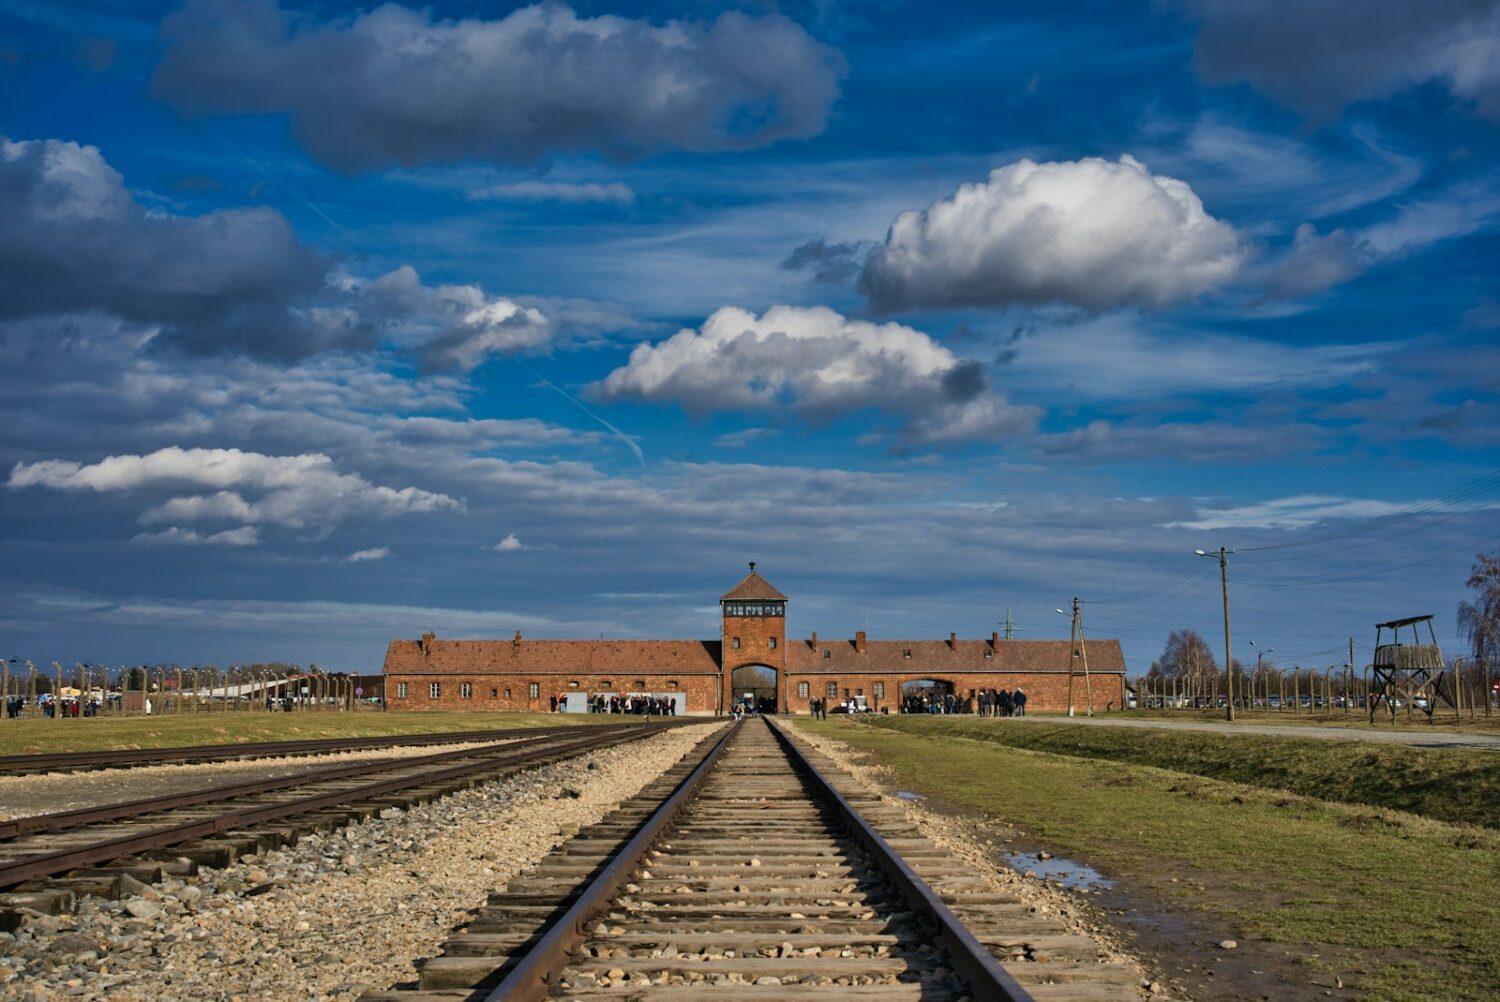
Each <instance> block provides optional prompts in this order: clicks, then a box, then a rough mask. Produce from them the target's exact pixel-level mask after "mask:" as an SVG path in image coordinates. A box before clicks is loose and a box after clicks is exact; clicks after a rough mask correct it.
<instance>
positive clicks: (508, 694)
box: [505, 689, 510, 699]
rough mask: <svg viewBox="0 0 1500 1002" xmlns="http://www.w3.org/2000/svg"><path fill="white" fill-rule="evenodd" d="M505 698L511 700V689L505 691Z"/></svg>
mask: <svg viewBox="0 0 1500 1002" xmlns="http://www.w3.org/2000/svg"><path fill="white" fill-rule="evenodd" d="M505 698H506V699H509V698H510V690H509V689H506V690H505Z"/></svg>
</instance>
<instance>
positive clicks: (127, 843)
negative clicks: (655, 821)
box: [0, 719, 699, 887]
mask: <svg viewBox="0 0 1500 1002" xmlns="http://www.w3.org/2000/svg"><path fill="white" fill-rule="evenodd" d="M697 722H699V721H693V720H690V719H687V720H683V721H682V724H686V723H697ZM682 724H671V725H667V726H682ZM589 731H594V733H593V734H592V735H590V736H586V737H583V738H581V739H579V740H576V741H571V742H564V743H563V744H560V745H553V746H550V747H546V748H540V749H529V750H522V751H519V752H510V753H509V754H507V753H505V751H504V750H497V754H494V755H491V756H487V757H484V758H482V759H481V760H480V761H478V762H474V763H470V764H468V765H462V766H454V767H451V768H447V769H439V770H435V771H430V772H418V773H416V774H414V775H410V776H402V777H399V778H396V779H388V780H383V781H381V782H378V783H367V784H362V785H360V786H356V787H350V788H346V789H342V790H334V791H331V792H327V793H321V794H315V795H313V796H310V797H301V798H298V799H296V800H290V801H284V802H282V803H277V804H267V805H263V806H260V807H252V808H246V809H243V810H238V811H226V812H224V813H223V814H219V815H216V816H214V817H211V818H205V819H200V820H196V821H188V822H184V823H181V824H176V825H168V826H166V827H163V828H155V829H152V830H150V831H145V832H141V833H138V834H132V835H124V836H121V837H118V838H113V839H106V840H101V841H99V842H94V843H90V844H88V845H84V846H78V847H75V848H70V849H63V850H59V851H57V852H51V853H38V854H34V855H30V856H24V857H22V858H20V859H15V860H10V861H7V862H0V887H10V886H14V885H15V884H19V883H22V882H24V881H27V880H32V879H36V878H39V877H50V876H56V875H58V874H60V873H66V872H68V871H69V870H74V869H77V868H79V867H84V866H90V865H93V864H98V863H104V862H108V861H110V860H115V859H119V858H121V857H124V856H132V855H137V854H139V853H143V852H152V851H155V850H159V849H166V848H169V847H171V846H174V845H179V844H181V843H183V842H187V841H189V840H192V839H195V838H201V837H203V836H207V835H217V834H220V833H222V832H227V831H234V830H236V829H239V828H244V827H246V826H250V825H256V824H264V823H265V822H268V821H277V820H280V819H282V818H287V817H292V816H295V815H298V814H306V813H308V812H310V811H317V810H321V809H323V808H326V807H334V806H337V805H339V804H347V803H358V802H360V801H364V800H371V799H374V798H377V797H382V796H385V795H387V794H391V793H397V792H400V791H401V790H404V789H408V788H411V787H415V786H424V785H427V784H429V783H443V782H448V781H451V780H458V779H464V778H467V777H469V776H474V775H479V774H482V773H485V772H493V771H495V770H497V769H506V768H512V767H525V766H528V765H535V764H539V763H542V762H546V761H552V760H555V759H558V758H565V757H567V756H569V755H572V754H575V753H581V752H585V751H589V750H591V749H593V748H597V747H603V746H608V745H614V744H623V743H625V742H627V741H635V740H639V739H641V738H646V737H650V736H651V735H653V734H659V733H661V732H660V730H658V729H657V728H655V727H639V728H636V727H631V728H625V729H620V730H617V729H615V728H610V729H609V731H608V732H606V733H603V734H600V733H598V732H597V731H595V729H594V728H589ZM402 765H403V763H401V762H397V763H387V767H388V768H391V769H396V768H400V767H401V766H402Z"/></svg>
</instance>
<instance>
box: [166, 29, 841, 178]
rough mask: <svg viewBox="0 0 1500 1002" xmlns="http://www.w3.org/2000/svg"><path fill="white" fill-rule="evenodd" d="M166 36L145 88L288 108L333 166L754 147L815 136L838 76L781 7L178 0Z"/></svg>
mask: <svg viewBox="0 0 1500 1002" xmlns="http://www.w3.org/2000/svg"><path fill="white" fill-rule="evenodd" d="M162 35H163V37H164V39H165V40H166V51H165V53H164V54H163V57H162V59H161V61H160V63H159V64H158V65H157V69H156V73H155V75H154V77H153V78H152V81H151V91H152V94H153V95H154V96H156V97H158V98H160V99H163V100H166V101H168V102H169V103H171V104H172V105H174V106H175V107H176V108H178V110H180V111H184V112H189V113H200V114H212V113H227V114H285V115H286V116H287V117H288V119H289V121H290V126H291V131H292V135H293V136H294V137H295V138H296V139H297V140H298V141H299V142H300V143H302V145H303V146H304V147H305V148H306V149H307V150H308V152H309V153H310V154H311V155H312V156H313V157H315V158H316V159H318V160H321V161H322V162H323V163H325V164H329V165H331V166H333V167H334V168H335V169H338V170H341V171H360V170H370V169H379V168H382V167H388V166H391V165H394V164H402V165H405V166H412V165H415V164H422V163H436V162H441V161H460V160H491V161H500V162H518V161H534V160H538V159H541V158H543V157H546V156H548V155H550V154H555V153H559V152H564V151H581V152H590V151H592V152H602V153H604V154H606V155H608V156H611V157H631V156H639V155H641V154H644V153H650V152H654V151H657V150H666V149H687V150H698V151H714V150H741V149H750V148H753V147H758V146H763V145H766V144H767V143H771V142H774V141H776V140H778V139H784V138H801V137H807V136H813V135H816V134H817V133H819V132H821V131H822V130H823V127H824V124H825V122H826V121H827V117H828V112H829V109H830V108H831V106H832V105H833V102H834V101H835V100H836V99H837V97H838V94H839V77H840V75H841V74H842V72H843V59H842V58H841V57H840V55H839V54H838V53H837V52H836V51H835V50H833V49H830V48H828V47H827V46H825V45H823V44H821V43H820V42H818V41H817V40H816V39H814V38H813V37H812V36H811V35H809V34H808V33H807V31H806V30H804V29H803V28H802V27H801V26H799V25H798V24H796V23H795V22H793V21H792V20H790V19H788V18H785V17H782V16H780V15H776V14H772V15H767V16H761V17H752V16H749V15H746V14H743V13H740V12H738V11H727V12H725V13H723V14H721V15H719V17H718V18H716V19H715V20H714V21H713V22H712V23H704V22H701V21H687V20H681V21H669V22H667V23H666V24H663V25H661V26H657V25H654V24H652V23H650V22H649V21H647V20H644V19H631V18H624V17H615V16H601V17H580V16H578V15H577V14H576V13H574V12H573V10H571V9H570V8H569V7H568V6H567V5H566V4H563V3H559V2H552V3H543V4H537V5H535V6H530V7H523V8H521V9H519V10H515V11H512V12H510V13H509V14H507V15H506V16H504V17H501V18H498V19H493V20H487V19H481V18H467V19H464V20H433V19H432V16H431V15H430V14H429V13H428V12H426V11H419V10H412V9H411V8H408V7H404V6H401V5H400V4H398V3H385V4H381V5H380V6H378V7H375V8H374V9H373V10H369V11H367V12H362V13H358V14H356V15H354V16H352V17H339V18H338V19H336V20H329V21H319V20H318V19H316V18H315V17H314V16H313V15H310V14H299V13H294V12H291V11H286V10H283V9H281V8H280V7H279V6H278V5H277V4H276V3H275V2H273V0H189V2H188V3H187V4H186V5H185V6H184V7H183V8H182V9H181V10H179V11H177V12H176V13H174V14H172V15H170V16H168V17H167V19H166V20H165V21H164V22H163V24H162Z"/></svg>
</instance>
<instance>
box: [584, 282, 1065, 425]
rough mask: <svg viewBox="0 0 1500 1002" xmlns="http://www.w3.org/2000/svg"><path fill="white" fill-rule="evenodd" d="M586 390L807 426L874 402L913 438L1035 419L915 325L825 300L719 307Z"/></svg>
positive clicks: (646, 347) (974, 367)
mask: <svg viewBox="0 0 1500 1002" xmlns="http://www.w3.org/2000/svg"><path fill="white" fill-rule="evenodd" d="M590 389H591V391H592V392H593V393H594V395H595V396H597V397H598V398H600V399H603V400H646V401H653V402H658V403H662V402H672V403H677V404H680V405H681V406H682V407H683V408H684V409H686V410H688V411H689V412H691V413H695V414H708V413H713V412H718V411H726V410H746V411H755V410H762V409H764V408H768V407H769V408H786V409H788V410H791V411H794V412H796V413H799V414H801V415H803V416H804V417H806V418H809V419H811V420H815V421H817V420H829V419H832V418H834V417H837V416H839V415H842V414H847V413H850V412H854V411H860V410H865V409H874V410H879V411H883V412H885V413H888V414H892V415H896V416H899V417H901V418H903V419H905V420H906V421H907V425H906V428H905V429H904V432H903V436H902V437H903V438H904V439H906V440H907V441H909V442H913V443H918V444H924V443H925V444H935V443H939V442H948V441H952V442H956V441H959V440H961V439H973V438H998V437H1003V436H1005V435H1008V434H1012V433H1014V432H1016V431H1020V430H1024V429H1026V428H1028V427H1029V426H1030V425H1031V424H1032V422H1033V421H1034V420H1035V415H1034V413H1033V412H1032V411H1031V410H1030V409H1027V408H1022V407H1016V406H1012V405H1011V404H1008V403H1006V402H1005V401H1004V400H1003V399H1001V398H1000V397H999V396H997V395H995V394H994V393H993V392H992V391H991V390H990V389H989V388H988V387H987V385H986V381H985V377H984V373H983V370H982V369H980V367H979V366H978V365H977V364H976V363H974V362H971V361H964V360H962V359H959V358H958V357H957V356H955V355H954V354H953V353H952V352H951V351H949V350H948V349H947V348H945V347H943V346H942V345H941V344H938V343H937V342H936V341H934V340H933V339H932V338H931V337H929V336H928V335H926V334H924V333H922V332H921V331H918V330H915V329H914V328H911V327H907V326H904V325H902V324H895V323H886V324H874V323H870V322H868V321H863V320H852V319H850V318H848V317H844V316H842V315H840V314H838V313H836V312H834V311H833V310H830V309H827V308H826V307H797V306H776V307H773V308H771V309H769V310H767V311H766V312H765V313H764V314H762V315H761V316H756V315H755V314H753V313H751V312H749V311H748V310H743V309H739V308H737V307H729V306H726V307H724V308H723V309H720V310H718V311H716V312H715V313H714V314H713V315H712V316H710V317H709V318H708V319H707V320H706V321H704V323H703V326H702V327H701V328H698V329H692V328H687V329H684V330H681V331H679V332H678V333H676V334H674V335H673V336H672V337H670V338H668V339H667V340H665V341H661V342H659V343H657V344H641V345H639V346H637V347H636V348H635V350H634V351H632V352H631V353H630V360H629V361H628V362H627V363H626V365H624V366H623V367H621V368H619V369H616V370H615V371H614V372H611V373H610V374H609V375H608V376H607V377H605V378H604V380H602V381H601V382H598V383H595V384H593V386H592V387H591V388H590Z"/></svg>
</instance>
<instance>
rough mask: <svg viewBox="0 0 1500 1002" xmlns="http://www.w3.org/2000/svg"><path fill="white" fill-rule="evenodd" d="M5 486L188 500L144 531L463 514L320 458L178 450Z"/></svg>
mask: <svg viewBox="0 0 1500 1002" xmlns="http://www.w3.org/2000/svg"><path fill="white" fill-rule="evenodd" d="M8 485H9V486H10V487H11V488H13V489H18V488H25V487H50V488H52V489H54V490H61V491H94V492H106V491H132V490H144V491H161V492H169V493H170V492H177V491H187V492H188V493H181V494H177V496H174V497H171V498H169V499H168V500H166V501H164V502H162V503H161V504H158V505H156V506H155V507H153V508H150V509H148V510H146V511H145V512H144V513H142V515H141V516H140V520H141V521H142V522H143V523H145V524H147V525H151V524H161V523H172V524H181V523H184V522H215V521H217V522H239V523H242V524H244V525H247V526H248V525H254V524H261V523H266V524H274V525H283V526H289V527H293V528H301V527H303V526H308V525H325V526H326V525H332V524H335V523H337V522H340V521H343V520H345V519H349V518H354V517H364V518H382V517H391V516H395V515H403V514H408V513H423V512H435V511H445V510H454V509H457V508H460V507H461V506H462V505H461V503H460V502H459V501H457V500H455V499H454V498H451V497H449V496H448V495H446V494H439V493H434V492H431V491H425V490H422V489H420V488H417V487H403V488H400V489H396V488H391V487H384V486H380V485H376V484H372V483H370V482H369V481H367V480H365V479H364V478H363V477H361V476H359V475H358V474H353V473H340V472H338V470H337V469H335V467H334V464H333V460H332V459H330V458H329V457H328V456H325V455H322V454H321V453H308V454H305V455H300V456H271V455H265V454H263V453H256V452H242V451H240V450H239V449H183V448H179V447H177V446H171V447H169V448H165V449H158V450H157V451H156V452H153V453H150V454H147V455H121V456H109V457H107V458H105V459H102V460H100V461H99V462H97V463H91V464H87V465H85V464H83V463H76V462H72V461H70V460H62V459H49V460H42V461H39V462H35V463H17V464H16V465H15V467H14V468H12V470H11V474H10V480H9V482H8ZM247 492H248V493H251V494H257V493H258V494H259V496H258V497H256V498H254V499H253V500H252V499H250V498H247V497H246V496H245V495H246V493H247ZM169 531H170V530H169Z"/></svg>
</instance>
